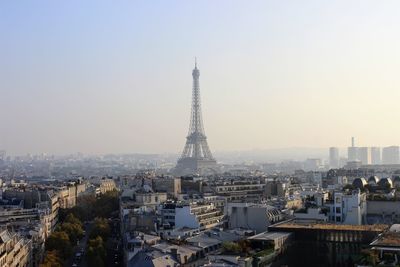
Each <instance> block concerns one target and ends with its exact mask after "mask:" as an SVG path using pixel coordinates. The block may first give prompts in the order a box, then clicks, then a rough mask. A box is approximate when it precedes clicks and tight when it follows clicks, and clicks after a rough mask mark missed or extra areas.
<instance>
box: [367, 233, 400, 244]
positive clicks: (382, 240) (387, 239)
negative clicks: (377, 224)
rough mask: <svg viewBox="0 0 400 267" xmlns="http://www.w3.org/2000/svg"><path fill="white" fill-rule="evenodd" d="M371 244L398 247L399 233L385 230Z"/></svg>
mask: <svg viewBox="0 0 400 267" xmlns="http://www.w3.org/2000/svg"><path fill="white" fill-rule="evenodd" d="M371 246H378V247H382V246H388V247H400V234H399V233H393V232H386V233H384V234H382V235H380V236H379V237H378V238H377V239H375V240H374V241H373V242H372V243H371Z"/></svg>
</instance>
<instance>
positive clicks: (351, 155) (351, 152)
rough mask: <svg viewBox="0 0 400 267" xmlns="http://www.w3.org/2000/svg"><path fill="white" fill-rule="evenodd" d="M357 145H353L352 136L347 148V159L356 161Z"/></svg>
mask: <svg viewBox="0 0 400 267" xmlns="http://www.w3.org/2000/svg"><path fill="white" fill-rule="evenodd" d="M358 160H359V158H358V147H356V146H355V145H354V137H352V138H351V146H349V147H348V148H347V161H358Z"/></svg>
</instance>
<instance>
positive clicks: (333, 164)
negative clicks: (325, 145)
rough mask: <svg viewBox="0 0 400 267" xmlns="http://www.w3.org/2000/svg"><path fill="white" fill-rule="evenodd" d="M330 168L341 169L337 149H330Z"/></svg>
mask: <svg viewBox="0 0 400 267" xmlns="http://www.w3.org/2000/svg"><path fill="white" fill-rule="evenodd" d="M329 167H330V168H339V148H337V147H330V148H329Z"/></svg>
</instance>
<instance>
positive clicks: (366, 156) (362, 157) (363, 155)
mask: <svg viewBox="0 0 400 267" xmlns="http://www.w3.org/2000/svg"><path fill="white" fill-rule="evenodd" d="M357 154H358V160H359V161H361V164H362V165H368V164H371V148H370V147H359V148H358V152H357Z"/></svg>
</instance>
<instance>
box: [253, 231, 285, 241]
mask: <svg viewBox="0 0 400 267" xmlns="http://www.w3.org/2000/svg"><path fill="white" fill-rule="evenodd" d="M290 235H291V233H286V232H263V233H260V234H258V235H253V236H250V237H249V238H248V239H250V240H265V241H269V240H275V239H277V238H284V237H288V236H290Z"/></svg>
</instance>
